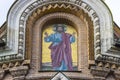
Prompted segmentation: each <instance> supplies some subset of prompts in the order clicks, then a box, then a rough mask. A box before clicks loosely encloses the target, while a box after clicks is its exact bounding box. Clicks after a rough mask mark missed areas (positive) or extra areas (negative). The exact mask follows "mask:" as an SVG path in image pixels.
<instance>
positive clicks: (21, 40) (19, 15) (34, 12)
mask: <svg viewBox="0 0 120 80" xmlns="http://www.w3.org/2000/svg"><path fill="white" fill-rule="evenodd" d="M58 3H59V4H58ZM16 6H17V7H16ZM21 6H23V7H21ZM61 8H63V9H62V10H60V9H61ZM52 10H54V11H55V12H58V11H59V10H60V11H59V12H66V13H70V14H73V15H75V16H78V17H79V18H81V19H82V20H83V21H85V22H86V24H87V23H89V24H87V26H89V27H88V28H91V30H92V31H89V32H93V34H92V36H93V37H92V38H91V39H90V40H89V42H90V41H91V42H92V41H93V40H92V39H94V42H92V44H89V46H90V45H91V46H92V48H93V49H90V47H89V50H92V53H91V54H90V55H92V58H91V57H90V58H89V59H91V60H93V59H95V58H96V59H97V56H99V55H100V54H107V53H106V51H107V50H108V49H110V48H111V46H112V44H113V29H112V17H111V14H110V12H109V9H108V8H107V7H106V6H105V4H104V3H103V2H102V1H95V0H90V1H88V0H66V1H62V0H58V1H57V0H56V1H51V0H43V1H39V0H38V1H20V0H18V1H17V2H16V3H15V4H14V6H13V7H12V8H11V10H10V12H9V14H8V30H7V31H8V32H7V41H8V42H7V45H8V47H9V48H10V49H11V50H12V53H14V54H21V55H23V59H29V58H30V56H31V55H30V53H31V52H30V51H27V52H26V51H25V50H26V48H27V49H29V50H31V48H30V47H26V46H31V45H32V44H31V43H29V42H31V40H32V39H31V38H29V39H30V41H29V42H28V43H29V44H28V45H26V44H27V43H26V40H27V36H25V35H31V34H27V33H26V32H27V28H26V26H31V25H33V24H34V23H33V22H36V20H38V18H41V17H42V16H45V15H47V14H50V13H54V12H52ZM44 11H45V12H44ZM74 11H75V12H74ZM38 15H39V16H38ZM85 17H87V18H85ZM11 19H12V20H11ZM28 23H29V24H28ZM28 30H29V31H32V30H31V29H28ZM89 30H90V29H89ZM106 30H107V32H106ZM89 36H91V35H89ZM89 38H90V37H89ZM93 44H94V45H93ZM89 50H88V53H89V52H90V51H89ZM25 53H26V56H27V55H28V56H29V57H26V56H25ZM94 55H95V58H94Z"/></svg>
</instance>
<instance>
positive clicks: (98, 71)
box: [91, 66, 110, 80]
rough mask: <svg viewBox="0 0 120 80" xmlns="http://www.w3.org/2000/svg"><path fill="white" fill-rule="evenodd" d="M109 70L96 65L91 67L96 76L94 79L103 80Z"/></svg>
mask: <svg viewBox="0 0 120 80" xmlns="http://www.w3.org/2000/svg"><path fill="white" fill-rule="evenodd" d="M109 72H110V69H107V68H103V67H97V66H92V67H91V73H92V75H93V76H94V77H95V78H96V79H95V80H104V79H105V77H106V76H107V75H108V73H109ZM97 78H98V79H97ZM99 78H101V79H99Z"/></svg>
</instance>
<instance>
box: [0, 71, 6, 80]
mask: <svg viewBox="0 0 120 80" xmlns="http://www.w3.org/2000/svg"><path fill="white" fill-rule="evenodd" d="M4 73H5V71H4V70H3V69H0V80H2V79H3V76H4Z"/></svg>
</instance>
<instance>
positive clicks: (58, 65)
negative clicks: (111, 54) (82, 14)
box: [44, 24, 75, 71]
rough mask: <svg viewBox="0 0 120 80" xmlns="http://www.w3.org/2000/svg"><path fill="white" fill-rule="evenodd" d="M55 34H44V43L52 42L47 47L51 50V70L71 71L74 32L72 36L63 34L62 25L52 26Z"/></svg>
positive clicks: (64, 27)
mask: <svg viewBox="0 0 120 80" xmlns="http://www.w3.org/2000/svg"><path fill="white" fill-rule="evenodd" d="M54 31H55V33H53V34H51V35H49V34H48V33H47V32H45V38H44V40H45V42H52V43H51V45H50V46H49V49H50V50H51V60H52V68H53V70H59V71H61V70H65V71H66V70H68V71H72V70H73V66H72V55H71V53H72V51H71V43H73V42H75V32H73V34H69V33H65V31H66V26H65V25H64V24H56V25H54Z"/></svg>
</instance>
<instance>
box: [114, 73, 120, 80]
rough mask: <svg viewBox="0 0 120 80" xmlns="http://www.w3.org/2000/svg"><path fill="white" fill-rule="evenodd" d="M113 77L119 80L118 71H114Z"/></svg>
mask: <svg viewBox="0 0 120 80" xmlns="http://www.w3.org/2000/svg"><path fill="white" fill-rule="evenodd" d="M114 75H115V77H116V78H117V79H118V80H120V71H115V72H114Z"/></svg>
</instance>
